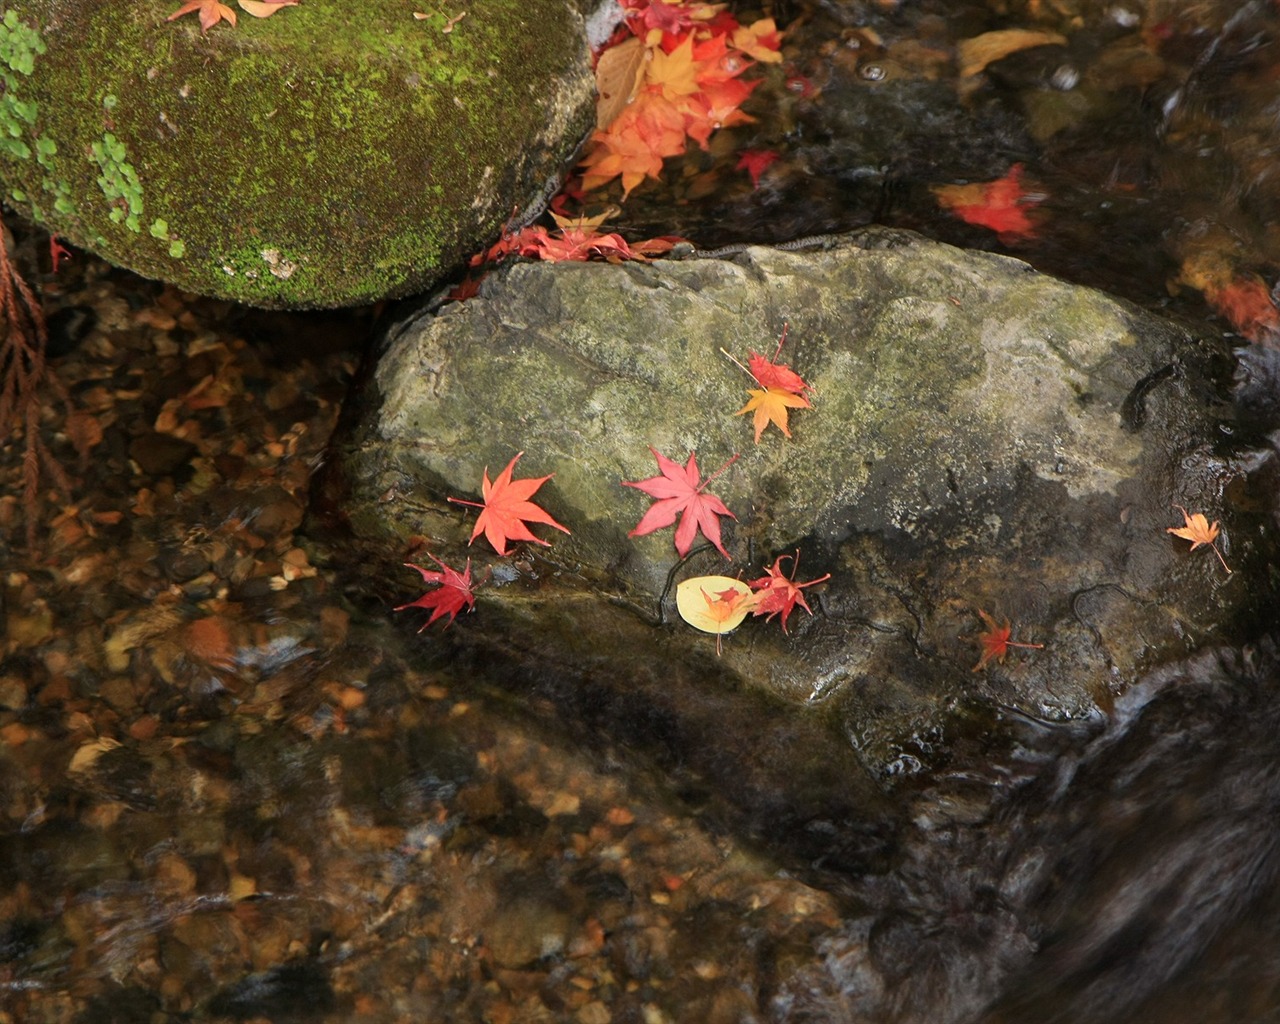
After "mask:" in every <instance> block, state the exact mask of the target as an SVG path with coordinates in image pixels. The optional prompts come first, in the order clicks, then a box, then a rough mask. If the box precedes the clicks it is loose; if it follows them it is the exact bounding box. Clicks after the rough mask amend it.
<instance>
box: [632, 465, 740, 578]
mask: <svg viewBox="0 0 1280 1024" xmlns="http://www.w3.org/2000/svg"><path fill="white" fill-rule="evenodd" d="M649 451H651V452H653V457H654V458H655V459H657V460H658V468H659V469H660V470H662V472H661V474H660V475H658V476H651V477H649V478H647V479H645V480H639V481H635V482H632V481H629V480H624V481H622V486H623V487H634V488H636V489H637V490H640V491H644V493H645V494H648V495H650V496H652V497H654V498H657V499H658V500H657V501H655V502H654V503H653V504H652V505H650V506H649V511H647V512H646V513H645V514H644V515H643V516H641V518H640V522H638V523H636V527H635V529H634V530H632V531H631V532H630V533H628V534H627V536H628V537H643V536H644V535H645V534H648V533H653V531H654V530H660V529H662V527H664V526H670V525H671V524H672V523H674V522H675V521H676V516H677V515H679V516H680V525H679V526H677V527H676V538H675V544H676V551H677V552H678V553H679V555H680V557H681V558H683V557H684V556H685V555H687V554H688V553H689V549H690V548H691V547H693V538H694V537H695V536H697V534H698V531H699V530H701V531H702V534H703V536H704V537H706V538H707V540H709V541H711V543H712V544H714V545H715V546H716V550H718V551H719V552H720V554H722V555H724V557H725V558H729V560H730V561H732V558H730V555H729V552H727V551H726V550H725V549H724V544H723V543H721V540H720V520H719V518H718V517H719V516H728V517H729V518H730V519H736V518H737V516H735V515H734V514H733V513H732V512H730V511H729V509H728V508H726V507H725V504H724V502H723V501H721V500H720V499H719V498H717V497H716V496H715V495H714V494H708V493H707V492H706V490H705V488H706V486H707V485H708V484H709V483H711V481H712V480H714V479H715V478H716V477H718V476H719V475H720V474H721V473H723V472H724V471H725V470H726V469H728V468H729V467H730V466H732V465H733V464H734V463H735V462H737V461H738V458H739V456H737V455H735V456H734V457H733V458H731V459H730V460H729V461H728V462H726V463H725V464H724V465H723V466H721V467H720V468H719V469H717V470H716V471H715V472H714V473H712V474H711V475H710V476H709V477H707V479H706V480H703V479H702V478H701V474H700V473H699V472H698V461H697V453H696V452H690V453H689V461H688V462H687V463H685V464H684V465H683V466H681V465H680V464H679V463H678V462H672V461H671V460H670V459H668V458H667V457H666V456H665V455H663V454H662V453H661V452H659V451H658V449H656V448H653V447H650V448H649Z"/></svg>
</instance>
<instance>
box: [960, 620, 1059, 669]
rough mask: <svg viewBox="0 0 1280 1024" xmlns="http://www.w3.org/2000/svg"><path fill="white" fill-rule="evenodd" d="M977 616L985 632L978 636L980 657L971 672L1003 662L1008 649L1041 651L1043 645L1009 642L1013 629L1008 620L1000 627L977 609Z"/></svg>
mask: <svg viewBox="0 0 1280 1024" xmlns="http://www.w3.org/2000/svg"><path fill="white" fill-rule="evenodd" d="M978 615H979V617H980V618H981V619H982V621H983V622H984V623H986V626H987V630H986V632H985V633H979V634H978V643H980V644H982V657H980V658H979V659H978V664H976V665H974V666H973V671H975V672H981V671H982V670H983V669H984V668H986V667H987V663H988V662H990V661H998V662H1003V661H1004V656H1005V655H1006V654H1007V653H1009V648H1010V647H1027V648H1031V649H1034V650H1041V649H1043V648H1044V644H1024V643H1019V642H1018V641H1016V640H1010V639H1009V637H1010V636H1011V635H1012V634H1013V627H1012V626H1010V625H1009V620H1008V619H1005V620H1004V625H1003V626H1002V625H1000V624H998V623H997V622H996V620H995V619H993V618H992V617H991V616H990V615H988V614H987V613H986V612H984V611H983V610H982V609H981V608H979V609H978Z"/></svg>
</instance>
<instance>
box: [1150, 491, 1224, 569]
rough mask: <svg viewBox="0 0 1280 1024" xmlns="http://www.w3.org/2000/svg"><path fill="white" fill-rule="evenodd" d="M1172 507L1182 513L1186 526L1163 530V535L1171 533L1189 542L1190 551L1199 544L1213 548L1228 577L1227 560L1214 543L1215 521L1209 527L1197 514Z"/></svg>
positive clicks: (1205, 520)
mask: <svg viewBox="0 0 1280 1024" xmlns="http://www.w3.org/2000/svg"><path fill="white" fill-rule="evenodd" d="M1173 507H1174V508H1176V509H1177V510H1178V511H1180V512H1181V513H1182V518H1183V519H1185V520H1186V524H1185V525H1183V526H1170V527H1169V528H1168V529H1167V530H1165V533H1171V534H1173V535H1174V536H1175V537H1181V538H1182V539H1183V540H1189V541H1191V550H1192V551H1194V550H1195V549H1196V548H1198V547H1199V546H1200V545H1201V544H1207V545H1208V546H1209V547H1211V548H1213V553H1214V554H1215V555H1217V556H1218V561H1219V562H1221V563H1222V568H1224V569H1226V570H1227V574H1228V575H1230V573H1231V569H1230V568H1229V567H1228V565H1227V560H1226V559H1225V558H1223V557H1222V552H1221V551H1219V550H1218V545H1217V544H1216V543H1214V542H1215V541H1216V540H1217V539H1218V523H1217V520H1214V522H1213V524H1212V525H1210V523H1209V520H1208V519H1206V518H1205V517H1204V516H1203V515H1201V514H1200V513H1199V512H1196V513H1191V512H1188V511H1187V510H1186V509H1185V508H1183V507H1182V506H1181V505H1174V506H1173Z"/></svg>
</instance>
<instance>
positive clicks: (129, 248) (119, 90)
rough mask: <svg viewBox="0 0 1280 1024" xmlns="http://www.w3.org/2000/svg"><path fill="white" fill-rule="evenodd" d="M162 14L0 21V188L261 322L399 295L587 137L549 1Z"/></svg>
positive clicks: (576, 18)
mask: <svg viewBox="0 0 1280 1024" xmlns="http://www.w3.org/2000/svg"><path fill="white" fill-rule="evenodd" d="M180 6H181V4H180V3H179V2H178V0H142V2H139V3H131V4H129V5H127V6H126V7H123V8H122V7H121V6H120V5H119V4H112V3H102V2H91V0H89V2H85V3H74V4H68V3H64V2H62V0H24V2H20V3H14V4H5V5H3V18H2V19H0V186H2V192H3V197H4V201H5V203H6V204H7V205H11V206H13V207H15V208H17V209H18V210H21V211H22V212H24V213H26V214H29V215H30V216H31V217H32V218H34V219H35V220H36V221H38V222H39V223H40V224H41V225H43V226H44V227H46V228H48V230H50V231H51V232H55V233H57V234H58V235H61V236H63V237H64V238H66V239H67V240H69V241H70V242H72V243H73V244H75V245H77V246H82V247H84V248H88V249H92V250H93V251H94V252H96V253H98V254H99V255H101V256H102V257H103V258H105V259H107V260H109V261H110V262H112V263H115V264H117V265H120V266H124V267H128V268H130V269H131V270H135V271H137V272H138V273H140V274H144V275H146V276H147V277H154V278H159V279H161V280H166V281H172V282H174V283H175V284H177V285H179V286H181V287H183V288H186V289H188V290H190V291H195V292H200V293H203V294H207V295H217V296H222V297H225V298H230V299H234V300H236V301H239V302H245V303H249V304H251V305H256V306H269V307H276V308H283V307H291V308H309V307H325V306H342V305H356V304H360V303H367V302H372V301H375V300H378V299H383V298H387V297H390V296H399V295H406V294H410V293H412V292H416V291H421V290H423V289H425V288H427V287H429V286H431V285H432V284H433V283H435V282H436V281H438V280H439V279H440V278H441V276H443V275H445V274H447V273H449V272H450V271H451V270H452V269H453V268H454V267H455V266H457V265H458V263H459V262H460V261H461V260H463V259H465V258H466V257H467V256H469V255H471V254H472V253H474V252H476V251H478V250H479V249H481V248H482V247H483V246H484V245H486V244H488V243H489V242H490V241H492V239H493V238H494V237H495V236H496V235H497V234H498V232H499V230H500V229H501V227H502V225H503V224H504V223H505V222H507V221H508V220H509V219H511V218H512V215H513V210H515V211H516V212H517V215H518V216H519V217H529V216H532V215H533V214H536V213H537V211H538V210H539V209H540V208H541V205H542V203H543V201H544V200H545V198H546V196H547V195H548V194H549V192H550V191H553V190H554V189H555V188H556V187H558V185H559V181H560V175H561V172H562V170H563V167H564V165H565V163H566V161H568V160H570V159H571V158H572V157H573V155H574V152H575V150H576V148H577V146H578V145H579V143H580V142H581V140H582V139H583V138H584V137H585V136H586V134H587V133H588V132H589V131H590V129H591V127H592V125H593V123H594V102H595V87H594V79H593V76H592V74H591V68H590V60H589V54H588V51H587V42H586V34H585V28H584V21H583V17H582V14H581V12H580V8H579V5H577V4H575V3H574V2H573V0H518V2H517V0H495V2H491V3H486V4H485V5H483V6H482V7H476V8H472V9H468V10H466V11H462V14H463V15H465V16H463V17H461V18H460V20H458V21H457V22H456V23H455V24H453V25H452V26H448V25H446V24H445V21H446V19H445V16H444V15H443V14H439V13H433V14H432V16H431V17H430V18H427V19H425V20H419V19H416V18H414V17H413V7H412V6H411V5H408V4H404V3H400V2H398V0H368V2H363V3H360V4H358V5H355V6H352V5H350V4H330V3H304V4H299V5H298V6H296V7H289V8H285V9H282V10H280V11H278V12H276V13H275V14H274V15H273V16H272V17H271V18H270V19H267V20H259V19H257V18H252V17H249V16H248V15H246V14H244V13H243V12H241V15H240V17H239V19H238V24H237V25H236V27H235V28H234V29H233V28H231V27H230V26H229V25H228V24H226V23H225V22H224V23H221V24H219V25H216V26H215V27H213V28H211V29H210V30H209V31H208V33H205V34H202V33H201V31H200V26H199V23H198V21H197V19H196V17H195V15H190V14H189V15H185V16H183V17H182V18H180V19H179V20H177V21H174V22H172V23H167V22H166V21H165V17H166V16H167V15H169V14H171V13H172V12H174V11H176V10H177V9H178V8H179V7H180ZM582 7H584V8H585V7H586V3H585V0H584V3H583V5H582ZM233 9H235V8H233ZM431 10H432V9H431V8H429V7H428V8H427V9H426V13H430V12H431ZM459 10H461V8H460V9H459ZM451 13H452V14H457V13H458V12H456V11H455V12H451ZM446 28H448V29H449V31H448V32H446V31H445V29H446Z"/></svg>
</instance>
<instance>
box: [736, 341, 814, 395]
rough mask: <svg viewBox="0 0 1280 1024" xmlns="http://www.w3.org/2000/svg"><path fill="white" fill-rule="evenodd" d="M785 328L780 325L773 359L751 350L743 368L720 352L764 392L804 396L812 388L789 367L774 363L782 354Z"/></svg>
mask: <svg viewBox="0 0 1280 1024" xmlns="http://www.w3.org/2000/svg"><path fill="white" fill-rule="evenodd" d="M787 327H788V325H787V324H783V325H782V337H781V338H779V339H778V347H777V348H775V349H774V350H773V359H766V358H765V357H764V356H762V355H761V354H760V353H759V352H757V351H756V350H755V349H752V350H751V358H750V359H748V360H747V365H746V366H743V365H742V364H741V363H739V362H738V360H736V359H734V358H733V356H731V355H729V353H728V352H725V350H724V349H721V350H720V351H721V352H724V354H725V355H726V356H729V358H730V359H731V360H733V362H734V364H735V365H736V366H737V367H738V368H739V369H740V370H746V371H747V373H749V374H751V376H752V377H754V378H755V380H756V383H757V384H759V385H760V386H761V387H762V388H764V389H765V390H768V389H769V388H781V389H782V390H783V391H789V392H790V393H791V394H793V395H804V393H805V392H806V391H812V390H813V387H812V386H811V385H810V384H807V383H805V379H804V378H803V377H801V376H800V374H798V373H796V371H795V370H793V369H791V367H789V366H787V365H785V364H783V363H779V362H777V361H776V360H777V358H778V355H779V353H781V352H782V346H783V343H784V342H785V341H786V340H787Z"/></svg>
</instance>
